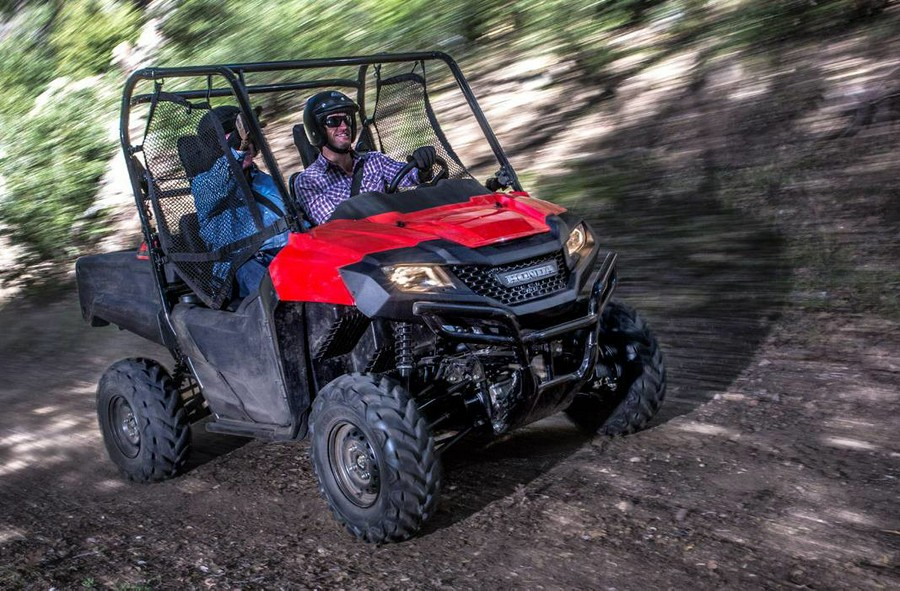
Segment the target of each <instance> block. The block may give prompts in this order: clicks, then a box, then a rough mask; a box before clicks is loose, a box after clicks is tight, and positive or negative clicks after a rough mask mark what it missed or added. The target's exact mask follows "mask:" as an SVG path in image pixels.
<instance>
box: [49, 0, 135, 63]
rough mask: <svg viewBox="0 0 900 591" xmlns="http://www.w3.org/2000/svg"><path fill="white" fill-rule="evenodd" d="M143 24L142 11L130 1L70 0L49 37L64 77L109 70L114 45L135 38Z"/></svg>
mask: <svg viewBox="0 0 900 591" xmlns="http://www.w3.org/2000/svg"><path fill="white" fill-rule="evenodd" d="M139 25H140V13H138V12H137V11H135V10H134V9H133V8H132V7H131V5H130V4H126V3H115V2H102V1H101V0H67V1H66V2H65V3H63V5H62V8H61V9H60V11H59V14H58V15H57V17H56V21H55V22H54V26H53V32H52V33H51V34H50V39H49V41H50V46H51V48H52V49H53V52H54V53H55V54H56V56H57V58H58V64H57V71H58V72H59V74H60V75H64V76H78V75H86V76H91V75H93V74H99V73H101V72H103V71H105V70H106V69H107V68H108V67H109V62H110V54H111V52H112V50H113V48H114V47H115V46H116V45H118V44H119V43H121V42H122V41H123V40H130V39H132V38H133V37H134V36H135V34H136V33H137V30H138V27H139Z"/></svg>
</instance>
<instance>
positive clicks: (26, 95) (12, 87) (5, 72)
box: [0, 7, 54, 121]
mask: <svg viewBox="0 0 900 591" xmlns="http://www.w3.org/2000/svg"><path fill="white" fill-rule="evenodd" d="M52 16H53V12H52V10H50V9H49V7H40V8H37V9H34V10H27V11H24V12H23V13H22V14H20V15H19V16H18V17H17V18H16V20H15V21H13V22H12V23H10V25H11V27H10V32H9V35H7V36H6V37H4V38H2V40H0V87H2V88H3V95H4V96H3V100H2V101H0V118H2V117H3V116H9V117H15V116H18V115H21V114H22V113H25V112H27V111H29V110H30V109H31V107H32V104H33V102H34V97H35V96H36V94H37V93H39V92H40V91H39V90H37V89H42V88H43V86H44V85H45V84H47V83H48V82H49V81H50V80H51V79H52V77H53V70H54V61H53V56H52V53H51V52H50V51H49V50H48V49H47V47H46V45H45V44H44V43H42V42H41V32H42V31H43V30H45V28H46V27H47V26H48V25H49V23H50V21H51V19H52ZM0 121H2V119H0Z"/></svg>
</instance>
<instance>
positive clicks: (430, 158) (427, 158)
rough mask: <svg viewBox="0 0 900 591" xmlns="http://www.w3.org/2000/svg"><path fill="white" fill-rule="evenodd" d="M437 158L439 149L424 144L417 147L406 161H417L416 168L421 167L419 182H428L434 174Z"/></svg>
mask: <svg viewBox="0 0 900 591" xmlns="http://www.w3.org/2000/svg"><path fill="white" fill-rule="evenodd" d="M436 158H437V151H435V149H434V146H422V147H420V148H416V149H415V150H414V151H413V153H412V154H411V155H410V156H407V157H406V161H407V162H415V163H416V168H418V169H419V182H421V183H427V182H428V181H430V180H431V177H432V175H433V174H434V173H433V172H432V170H431V169H432V167H433V166H434V163H435V159H436Z"/></svg>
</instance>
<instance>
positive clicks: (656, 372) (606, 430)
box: [566, 301, 666, 436]
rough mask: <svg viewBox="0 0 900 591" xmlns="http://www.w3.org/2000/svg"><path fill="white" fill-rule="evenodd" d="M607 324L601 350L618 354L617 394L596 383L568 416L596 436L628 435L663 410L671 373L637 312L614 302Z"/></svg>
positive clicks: (575, 402)
mask: <svg viewBox="0 0 900 591" xmlns="http://www.w3.org/2000/svg"><path fill="white" fill-rule="evenodd" d="M601 323H602V328H603V331H602V333H601V337H600V340H601V346H603V345H605V344H608V345H610V346H612V347H614V349H615V351H616V354H615V359H614V363H615V365H616V367H617V369H618V370H619V371H617V372H616V373H619V374H620V375H619V376H618V378H617V379H616V384H615V389H613V390H610V389H609V388H605V387H603V385H602V384H601V383H600V380H599V378H596V377H595V378H594V379H593V380H591V381H590V382H588V384H587V386H586V388H585V390H584V391H582V392H581V393H579V394H578V395H577V396H576V397H575V399H574V400H573V401H572V404H571V405H569V407H568V408H567V409H566V414H567V415H568V416H569V418H570V419H571V420H572V422H574V423H575V424H576V425H578V426H579V427H581V428H583V429H585V430H586V431H588V432H590V433H597V432H599V433H600V434H602V435H609V436H615V435H628V434H630V433H634V432H635V431H638V430H640V429H643V428H644V427H645V426H646V425H647V423H648V422H649V421H650V419H651V418H653V416H654V415H655V414H656V412H657V411H658V410H659V408H660V406H662V402H663V399H664V398H665V396H666V367H665V363H664V362H663V356H662V351H661V350H660V348H659V343H657V342H656V337H654V336H653V334H652V333H651V332H650V328H649V327H648V326H647V324H646V323H645V322H644V320H643V318H641V317H640V315H639V314H638V313H637V312H636V311H635V310H634V309H633V308H631V307H630V306H626V305H625V304H623V303H621V302H617V301H611V302H610V303H609V304H607V306H606V308H605V309H604V311H603V317H602V319H601ZM598 363H599V362H598ZM601 373H602V372H601Z"/></svg>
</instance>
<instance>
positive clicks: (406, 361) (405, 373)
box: [394, 322, 413, 378]
mask: <svg viewBox="0 0 900 591" xmlns="http://www.w3.org/2000/svg"><path fill="white" fill-rule="evenodd" d="M394 349H395V354H396V356H397V370H398V371H399V372H400V376H401V377H404V378H408V377H409V375H410V374H411V373H412V369H413V354H412V325H411V324H410V323H408V322H395V323H394Z"/></svg>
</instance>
